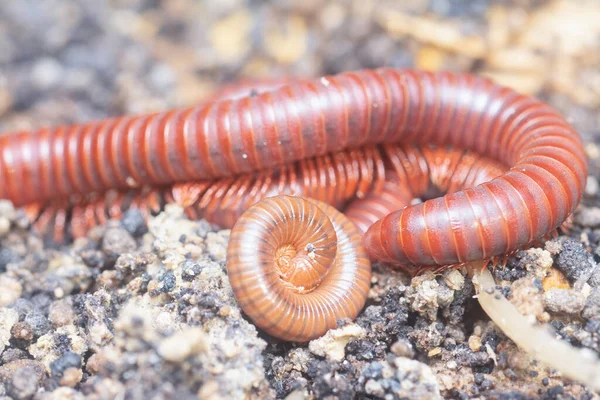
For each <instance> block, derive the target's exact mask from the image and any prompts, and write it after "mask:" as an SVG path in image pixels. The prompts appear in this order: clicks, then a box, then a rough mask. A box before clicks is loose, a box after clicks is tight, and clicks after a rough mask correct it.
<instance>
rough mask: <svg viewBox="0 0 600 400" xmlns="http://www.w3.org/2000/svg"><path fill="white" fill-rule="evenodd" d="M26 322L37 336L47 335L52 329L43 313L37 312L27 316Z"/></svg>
mask: <svg viewBox="0 0 600 400" xmlns="http://www.w3.org/2000/svg"><path fill="white" fill-rule="evenodd" d="M24 322H26V323H27V324H29V326H31V328H32V329H33V333H34V334H35V336H37V337H39V336H42V335H45V334H46V333H47V332H48V331H49V330H50V328H51V326H50V322H49V321H48V318H46V316H45V315H44V314H42V313H41V312H39V311H37V310H35V311H32V312H30V313H28V314H27V315H26V316H25V319H24Z"/></svg>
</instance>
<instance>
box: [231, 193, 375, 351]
mask: <svg viewBox="0 0 600 400" xmlns="http://www.w3.org/2000/svg"><path fill="white" fill-rule="evenodd" d="M227 259H228V264H227V274H228V276H229V280H230V282H231V286H232V287H233V290H234V292H235V296H236V299H237V300H238V302H239V303H240V305H241V306H242V308H243V309H244V311H245V312H246V313H247V314H248V315H249V316H250V318H251V319H252V320H253V321H254V323H256V324H257V325H258V326H260V327H261V328H262V329H263V330H264V331H266V332H267V333H269V334H271V335H273V336H276V337H280V338H286V339H288V340H292V341H300V342H302V341H306V340H310V339H313V338H315V337H319V336H321V335H323V334H324V333H325V332H326V331H327V330H329V329H331V328H335V327H336V325H337V319H340V318H350V319H354V318H355V317H356V316H357V315H358V313H359V312H360V311H361V310H362V308H363V306H364V303H365V301H366V299H367V294H368V292H369V289H370V287H371V263H370V261H369V259H368V257H367V254H366V252H365V250H364V248H363V245H362V238H361V236H360V235H359V233H358V231H357V230H356V227H355V226H354V225H353V224H352V223H351V222H350V221H349V220H348V219H347V218H346V217H345V216H344V215H343V214H341V213H340V212H339V211H337V210H336V209H334V208H333V207H332V206H330V205H327V204H325V203H323V202H318V201H314V200H306V199H303V198H299V197H291V196H277V197H271V198H267V199H265V200H262V201H260V202H258V203H256V204H255V205H253V206H252V207H250V209H248V211H247V212H246V213H244V217H243V218H240V219H239V221H238V222H237V223H236V225H235V227H234V228H233V230H232V231H231V237H230V245H229V247H228V250H227Z"/></svg>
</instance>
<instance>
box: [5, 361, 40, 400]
mask: <svg viewBox="0 0 600 400" xmlns="http://www.w3.org/2000/svg"><path fill="white" fill-rule="evenodd" d="M39 383H40V382H39V379H38V375H37V374H36V371H35V370H34V368H33V367H30V366H25V367H23V368H19V369H18V370H16V371H15V372H14V373H13V375H12V377H11V379H10V381H9V382H8V387H7V389H8V395H10V396H11V397H12V398H14V399H27V398H30V397H32V396H33V395H34V394H35V393H36V392H37V390H38V387H39Z"/></svg>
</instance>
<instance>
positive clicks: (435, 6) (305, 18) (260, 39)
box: [0, 0, 600, 140]
mask: <svg viewBox="0 0 600 400" xmlns="http://www.w3.org/2000/svg"><path fill="white" fill-rule="evenodd" d="M598 21H600V1H598V0H496V1H493V0H473V1H468V0H329V1H328V0H279V1H276V0H273V1H266V0H263V1H261V0H112V1H111V0H44V1H39V0H2V1H1V2H0V130H2V131H6V130H13V129H29V128H32V127H35V126H39V125H46V124H58V123H63V122H73V121H83V120H90V119H99V118H104V117H106V116H113V115H120V114H126V113H142V112H149V111H158V110H163V109H167V108H172V107H179V106H187V105H191V104H194V103H197V102H200V101H201V100H202V99H203V98H204V97H205V96H206V95H207V94H209V93H210V92H211V91H212V90H214V89H215V88H216V87H218V86H219V85H220V84H222V83H224V82H228V81H231V80H236V79H239V78H242V77H277V76H287V75H301V76H319V75H322V74H333V73H337V72H341V71H347V70H355V69H360V68H375V67H381V66H389V67H416V68H422V69H427V70H440V69H448V70H454V71H469V72H476V73H480V74H484V75H487V76H490V77H492V78H493V79H495V80H497V81H498V82H500V83H503V84H505V85H508V86H511V87H513V88H515V89H516V90H518V91H520V92H523V93H528V94H535V95H537V96H538V97H540V98H542V99H544V100H546V101H548V102H550V103H551V104H553V105H554V106H555V107H557V108H558V109H560V110H561V111H562V112H563V113H564V114H566V115H567V116H568V117H569V118H570V119H571V120H572V121H573V123H574V125H575V126H576V127H577V128H578V129H579V130H580V131H581V133H582V134H583V135H584V137H586V139H588V140H592V139H593V138H594V137H595V136H596V135H598V134H599V133H600V128H599V127H600V123H599V120H600V114H599V113H598V107H599V106H600V68H599V67H600V47H599V45H600V23H598Z"/></svg>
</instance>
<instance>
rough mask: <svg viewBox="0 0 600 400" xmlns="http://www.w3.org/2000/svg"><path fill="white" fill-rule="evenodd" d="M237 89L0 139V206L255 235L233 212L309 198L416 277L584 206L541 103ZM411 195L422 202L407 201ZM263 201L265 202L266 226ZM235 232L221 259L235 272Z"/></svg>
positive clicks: (338, 82)
mask: <svg viewBox="0 0 600 400" xmlns="http://www.w3.org/2000/svg"><path fill="white" fill-rule="evenodd" d="M258 92H261V93H258ZM246 93H247V88H246V87H244V88H243V90H242V89H240V90H239V91H236V90H235V89H234V90H232V91H229V92H227V93H226V94H224V95H223V96H224V97H223V96H216V97H215V98H214V99H213V100H211V101H208V102H206V103H204V104H202V105H200V106H197V107H192V108H188V109H184V110H173V111H168V112H163V113H156V114H152V115H146V116H133V117H123V118H116V119H109V120H106V121H101V122H95V123H89V124H82V125H74V126H70V127H58V128H53V129H40V130H38V131H35V132H17V133H13V134H8V135H4V136H0V198H5V199H9V200H12V201H13V203H15V204H16V205H28V204H29V210H30V212H31V213H32V215H36V225H37V226H38V227H39V228H40V229H41V230H47V229H51V230H52V231H53V234H54V235H55V236H61V235H62V230H63V228H64V227H65V226H70V229H71V234H72V235H73V236H77V235H80V234H81V233H82V232H85V230H86V228H87V227H89V226H92V225H94V224H95V223H96V222H102V220H103V219H106V218H109V217H115V216H118V215H119V214H120V213H121V212H122V211H123V210H124V209H127V208H129V207H140V208H141V209H142V210H143V212H145V213H150V212H155V211H156V210H159V209H160V208H161V207H162V204H164V203H165V202H169V201H177V202H178V203H180V204H182V205H184V206H185V207H186V209H187V211H188V213H190V215H192V216H205V217H208V218H211V217H214V218H220V219H216V222H219V223H220V224H223V225H227V226H230V225H233V224H234V223H235V222H236V221H237V224H238V226H242V227H243V226H246V222H248V224H249V225H248V226H250V225H251V224H250V221H247V220H246V215H245V214H244V215H243V214H242V213H243V212H244V211H245V210H246V209H248V207H250V210H255V209H254V208H253V207H254V206H253V204H257V203H256V201H258V200H260V199H262V198H265V197H269V196H273V195H275V194H291V195H300V196H307V197H311V198H314V199H316V200H321V201H324V202H326V203H328V204H331V205H334V206H336V207H339V208H342V209H343V208H345V209H346V210H347V214H348V216H349V217H350V218H351V219H352V220H353V221H354V223H355V225H356V226H357V228H358V229H360V230H361V231H365V232H364V237H363V244H364V246H365V250H366V252H367V253H368V255H369V258H370V259H371V260H380V261H386V262H390V263H395V264H398V265H401V266H402V267H403V268H404V269H406V270H408V271H409V272H416V271H419V270H420V269H422V268H423V267H424V266H426V267H427V266H429V267H440V266H446V265H454V264H460V263H466V262H469V261H473V260H479V259H490V258H492V257H495V256H499V255H503V254H506V253H510V252H512V251H514V250H516V249H519V248H522V247H524V246H527V245H528V244H531V243H533V242H535V241H536V240H538V239H540V238H542V237H544V236H545V235H546V234H548V233H549V232H551V231H553V230H554V229H556V228H557V227H559V226H560V225H561V224H562V223H563V222H564V221H565V220H566V219H567V218H568V216H569V215H570V214H571V213H572V212H573V211H574V210H575V208H576V207H577V205H578V203H579V201H580V199H581V196H582V191H583V187H584V183H585V179H586V176H587V160H586V157H585V153H584V150H583V145H582V141H581V138H580V137H579V135H578V134H577V133H576V132H575V131H574V130H573V129H572V128H571V127H570V125H569V124H568V123H567V122H566V120H565V119H564V118H563V117H561V116H560V115H559V114H558V113H557V112H555V111H554V110H553V109H552V108H551V107H549V106H548V105H546V104H544V103H542V102H540V101H538V100H536V99H534V98H532V97H529V96H524V95H520V94H518V93H517V92H515V91H513V90H510V89H507V88H504V87H501V86H498V85H496V84H494V83H493V82H491V81H490V80H488V79H484V78H479V77H476V76H473V75H469V74H454V73H449V72H442V73H428V72H420V71H413V70H396V69H377V70H364V71H359V72H353V73H343V74H339V75H335V76H327V77H322V78H320V79H315V80H301V81H298V82H291V83H287V82H283V83H281V82H280V83H276V84H274V85H272V86H270V85H266V86H264V87H263V86H261V87H260V88H259V89H258V91H257V92H251V93H248V94H246ZM491 160H494V161H491ZM146 186H147V187H148V188H147V189H146V188H145V187H146ZM109 189H114V191H113V192H112V193H111V194H110V195H107V196H106V197H102V196H100V197H98V198H97V199H94V200H90V195H89V193H103V192H105V191H106V190H109ZM431 189H437V190H438V193H434V194H433V195H432V193H431ZM443 193H446V194H445V195H443V196H438V197H435V196H436V195H439V194H443ZM72 196H79V197H72ZM110 196H112V197H110ZM415 196H423V197H425V201H423V202H421V203H419V204H410V200H411V199H412V197H415ZM32 203H35V204H32ZM269 204H271V205H273V207H274V204H275V203H269ZM65 205H69V206H70V207H71V208H70V211H69V210H67V209H65V208H64V206H65ZM257 207H258V206H257ZM273 207H266V208H262V211H261V212H263V213H266V214H265V215H266V216H265V217H264V218H266V219H268V218H271V216H269V215H270V214H269V213H268V211H269V210H271V211H273ZM259 209H261V208H260V207H259V208H256V210H259ZM248 213H249V214H248V218H258V217H257V214H256V213H253V212H251V211H248ZM240 216H241V217H240ZM252 216H254V217H252ZM240 229H241V228H240ZM256 229H258V228H256ZM242 236H243V235H241V234H239V236H237V235H236V238H237V239H236V240H235V241H233V242H232V244H231V251H229V252H228V258H229V263H230V264H232V265H231V268H232V269H233V270H235V267H236V262H237V261H232V260H237V258H236V257H237V255H236V251H241V250H242V249H243V248H242V244H243V240H242V239H241V238H242ZM255 250H257V251H258V252H259V253H260V252H261V251H262V250H261V248H259V247H256V249H255ZM281 254H283V255H286V254H288V253H287V252H286V251H283V252H282V253H281ZM244 257H246V256H244ZM275 263H277V262H276V261H275ZM319 268H320V267H319ZM236 273H237V272H236ZM257 273H258V272H257ZM240 274H241V272H240ZM271 274H272V276H275V275H273V274H274V273H271ZM318 275H319V276H321V275H320V274H318ZM279 276H280V278H281V279H283V278H282V276H283V275H282V274H279ZM246 278H247V277H246ZM234 279H236V278H235V277H234ZM257 279H262V278H257ZM269 279H271V278H269ZM286 279H287V277H286ZM326 280H327V278H323V282H325V281H326ZM257 285H258V283H257ZM260 285H263V284H262V283H261V284H260ZM263 286H264V285H263ZM286 286H287V285H283V286H282V285H279V286H277V287H278V288H283V287H286ZM273 287H275V286H274V284H273ZM246 289H247V291H246V292H243V293H246V294H244V296H249V297H247V299H251V300H248V302H247V303H244V302H242V304H247V305H246V307H249V308H255V309H257V310H259V311H261V310H263V308H262V307H263V306H264V305H263V303H261V302H259V301H258V300H257V297H256V296H257V295H256V294H255V293H256V292H254V287H251V288H250V287H248V288H246ZM281 290H283V289H281ZM315 292H317V289H315ZM240 293H242V292H240ZM319 293H320V292H319ZM240 296H242V295H241V294H240ZM292 297H293V298H296V297H294V296H291V297H284V298H285V299H287V300H281V299H280V300H278V301H280V302H285V301H289V299H290V298H292ZM282 299H283V298H282ZM353 301H354V300H351V302H353ZM359 302H360V301H358V300H356V303H353V304H354V305H357V304H358V303H359ZM248 304H250V305H248ZM277 304H283V303H277ZM348 307H350V306H349V305H348ZM350 310H353V309H351V308H347V309H346V308H344V310H343V311H345V312H346V314H344V315H349V314H348V312H349V311H350ZM350 314H351V313H350ZM280 317H281V321H287V320H285V319H284V318H286V317H285V316H280ZM254 318H257V319H259V320H261V321H262V322H261V324H262V325H261V326H263V327H264V328H265V329H267V330H269V329H270V330H269V332H272V333H273V334H276V335H282V336H289V337H293V338H300V337H305V336H304V335H309V333H308V332H309V331H310V329H309V327H306V330H302V331H294V330H293V329H292V328H289V330H281V329H279V328H278V327H273V326H271V325H270V322H269V321H267V319H265V318H264V317H262V316H255V317H254ZM324 325H327V326H330V325H328V323H327V324H325V323H323V324H322V325H320V326H324ZM294 329H295V328H294ZM294 335H296V336H294ZM306 337H308V336H306Z"/></svg>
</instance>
